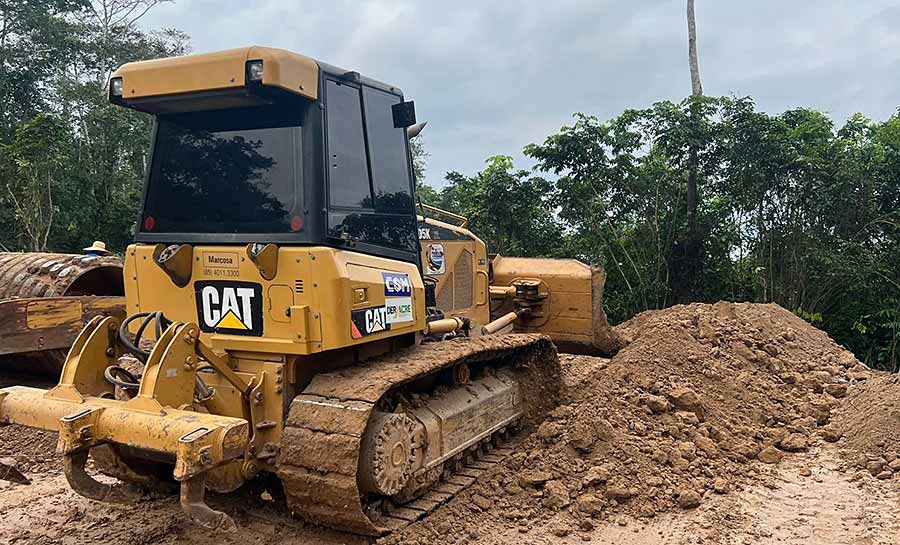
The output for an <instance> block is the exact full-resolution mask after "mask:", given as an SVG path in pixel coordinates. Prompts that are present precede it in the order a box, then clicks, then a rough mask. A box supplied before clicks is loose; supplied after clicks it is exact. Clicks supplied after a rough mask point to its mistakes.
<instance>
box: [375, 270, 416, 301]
mask: <svg viewBox="0 0 900 545" xmlns="http://www.w3.org/2000/svg"><path fill="white" fill-rule="evenodd" d="M381 277H382V278H384V296H385V297H409V296H411V295H412V285H411V284H410V283H409V275H408V274H406V273H394V272H383V273H381Z"/></svg>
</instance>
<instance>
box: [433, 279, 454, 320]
mask: <svg viewBox="0 0 900 545" xmlns="http://www.w3.org/2000/svg"><path fill="white" fill-rule="evenodd" d="M448 274H449V275H450V278H448V279H447V280H446V281H445V282H444V284H443V285H442V286H441V290H440V291H439V292H438V293H437V307H438V308H439V309H441V310H443V311H445V312H446V311H450V310H453V278H452V277H453V273H448Z"/></svg>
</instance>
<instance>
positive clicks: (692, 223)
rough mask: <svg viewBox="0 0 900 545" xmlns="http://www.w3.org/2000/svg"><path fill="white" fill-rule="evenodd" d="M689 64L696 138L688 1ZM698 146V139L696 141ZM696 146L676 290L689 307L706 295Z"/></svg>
mask: <svg viewBox="0 0 900 545" xmlns="http://www.w3.org/2000/svg"><path fill="white" fill-rule="evenodd" d="M687 26H688V63H689V65H690V69H691V96H692V98H693V100H692V102H691V104H690V125H691V131H692V132H693V133H694V134H695V135H697V136H699V135H698V133H699V129H700V122H701V119H700V117H701V115H702V111H701V104H700V102H699V101H698V100H697V99H698V98H699V97H701V96H703V85H702V84H701V83H700V63H699V61H698V59H697V21H696V18H695V16H694V0H687ZM693 140H694V141H695V142H696V141H697V138H694V139H693ZM698 155H699V154H698V150H697V146H696V145H692V146H691V150H690V157H689V165H688V183H687V199H686V200H687V203H686V204H687V222H688V234H687V240H686V241H685V244H684V246H683V254H682V256H681V259H682V264H681V266H680V267H679V269H680V273H681V274H680V275H679V276H680V279H679V280H680V282H679V284H680V286H678V288H677V289H676V298H677V300H678V302H681V303H689V302H692V301H696V300H698V299H699V298H701V297H702V293H703V240H702V236H701V233H700V229H699V226H698V225H697V205H698V199H699V197H698V189H697V185H698V178H699V173H698V171H699V158H698Z"/></svg>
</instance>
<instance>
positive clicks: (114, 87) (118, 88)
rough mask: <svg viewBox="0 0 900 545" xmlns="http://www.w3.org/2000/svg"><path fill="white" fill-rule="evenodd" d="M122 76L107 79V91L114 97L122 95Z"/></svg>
mask: <svg viewBox="0 0 900 545" xmlns="http://www.w3.org/2000/svg"><path fill="white" fill-rule="evenodd" d="M122 88H123V84H122V78H112V79H111V80H109V92H110V94H111V95H112V96H114V97H121V96H122Z"/></svg>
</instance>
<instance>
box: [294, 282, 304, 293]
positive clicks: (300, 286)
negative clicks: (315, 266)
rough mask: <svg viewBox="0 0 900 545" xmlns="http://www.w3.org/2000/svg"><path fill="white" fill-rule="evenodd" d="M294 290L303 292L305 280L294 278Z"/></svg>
mask: <svg viewBox="0 0 900 545" xmlns="http://www.w3.org/2000/svg"><path fill="white" fill-rule="evenodd" d="M294 291H295V292H297V293H303V280H294Z"/></svg>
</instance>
